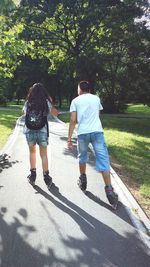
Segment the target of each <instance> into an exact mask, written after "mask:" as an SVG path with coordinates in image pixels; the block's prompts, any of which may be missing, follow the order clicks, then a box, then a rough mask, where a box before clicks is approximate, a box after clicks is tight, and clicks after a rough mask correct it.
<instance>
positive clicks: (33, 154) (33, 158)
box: [29, 145, 36, 169]
mask: <svg viewBox="0 0 150 267" xmlns="http://www.w3.org/2000/svg"><path fill="white" fill-rule="evenodd" d="M29 151H30V168H31V169H35V168H36V145H34V146H29Z"/></svg>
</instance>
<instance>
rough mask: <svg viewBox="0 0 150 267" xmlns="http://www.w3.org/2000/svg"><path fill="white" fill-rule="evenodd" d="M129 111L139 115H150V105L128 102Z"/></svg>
mask: <svg viewBox="0 0 150 267" xmlns="http://www.w3.org/2000/svg"><path fill="white" fill-rule="evenodd" d="M127 113H129V114H137V115H138V114H139V115H150V107H148V106H145V105H143V104H128V108H127Z"/></svg>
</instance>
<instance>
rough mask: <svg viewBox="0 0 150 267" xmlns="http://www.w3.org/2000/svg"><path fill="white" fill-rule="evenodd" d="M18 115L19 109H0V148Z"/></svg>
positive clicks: (19, 113)
mask: <svg viewBox="0 0 150 267" xmlns="http://www.w3.org/2000/svg"><path fill="white" fill-rule="evenodd" d="M20 115H21V111H19V110H18V111H16V110H13V109H12V110H0V149H2V147H3V146H4V144H5V143H6V141H7V139H8V137H9V135H10V134H11V132H12V129H13V128H14V127H15V124H16V120H17V118H18V117H19V116H20Z"/></svg>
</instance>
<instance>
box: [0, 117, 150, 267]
mask: <svg viewBox="0 0 150 267" xmlns="http://www.w3.org/2000/svg"><path fill="white" fill-rule="evenodd" d="M66 140H67V128H66V126H65V125H64V124H62V123H59V122H57V121H54V120H53V121H51V122H50V144H49V148H48V153H49V166H50V174H51V176H52V177H53V182H54V184H53V186H52V188H51V190H50V191H48V189H47V188H46V186H45V184H44V182H43V178H42V169H41V162H40V159H39V156H38V157H37V165H38V167H37V169H38V177H37V180H36V187H35V188H33V187H32V186H31V185H30V184H29V183H28V182H27V179H26V176H27V175H28V171H29V162H28V147H27V144H26V141H25V137H24V135H23V134H22V127H19V133H18V135H17V139H16V141H15V143H14V145H13V147H12V152H11V157H10V159H9V163H10V165H8V168H6V169H4V170H3V171H2V172H1V173H0V266H1V267H148V266H150V254H149V251H148V249H147V247H146V246H145V244H144V243H143V242H142V240H141V239H140V236H139V234H138V232H137V230H136V229H135V227H134V226H133V225H132V222H131V220H130V218H129V217H128V214H127V213H126V210H125V208H124V206H123V204H122V203H121V202H120V203H119V205H118V210H117V211H113V210H112V209H111V207H110V206H109V204H108V202H107V199H106V197H105V193H104V184H103V180H102V177H101V175H100V174H99V173H97V172H96V170H95V167H94V161H93V156H92V154H91V152H90V151H89V157H90V159H89V164H88V166H87V173H88V188H87V192H86V194H84V193H83V192H82V191H81V190H80V189H79V188H78V186H77V182H76V181H77V178H78V175H79V173H78V161H77V152H76V147H75V149H74V151H73V152H69V151H68V150H67V148H66ZM74 140H75V139H74ZM75 144H76V142H75Z"/></svg>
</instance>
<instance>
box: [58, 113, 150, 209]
mask: <svg viewBox="0 0 150 267" xmlns="http://www.w3.org/2000/svg"><path fill="white" fill-rule="evenodd" d="M140 112H141V111H139V113H140ZM59 118H60V119H61V120H63V121H64V122H69V119H70V114H61V115H60V116H59ZM101 120H102V124H103V127H104V134H105V139H106V142H107V145H108V150H109V153H110V155H111V158H112V159H114V160H116V161H117V162H118V163H119V164H120V165H121V166H122V168H123V170H124V171H125V172H126V173H128V174H129V176H130V179H132V180H133V181H135V182H136V183H137V184H138V187H139V191H140V193H141V194H142V195H143V196H145V197H147V198H149V204H150V179H149V173H150V123H149V119H148V118H145V116H143V118H141V117H140V118H132V117H129V118H126V117H119V116H114V115H113V116H111V115H106V114H102V115H101Z"/></svg>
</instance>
